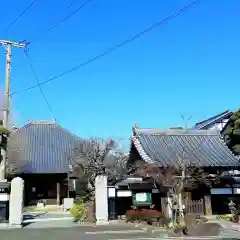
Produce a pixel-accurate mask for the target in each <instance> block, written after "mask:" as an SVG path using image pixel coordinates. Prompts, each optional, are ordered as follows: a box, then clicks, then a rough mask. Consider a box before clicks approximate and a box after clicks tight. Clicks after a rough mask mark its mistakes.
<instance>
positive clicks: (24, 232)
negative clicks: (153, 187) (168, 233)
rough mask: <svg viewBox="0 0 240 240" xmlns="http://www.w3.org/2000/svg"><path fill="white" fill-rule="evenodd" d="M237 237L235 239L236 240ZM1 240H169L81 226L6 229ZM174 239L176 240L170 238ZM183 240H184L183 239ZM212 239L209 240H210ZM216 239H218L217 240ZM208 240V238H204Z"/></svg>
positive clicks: (0, 234)
mask: <svg viewBox="0 0 240 240" xmlns="http://www.w3.org/2000/svg"><path fill="white" fill-rule="evenodd" d="M234 237H235V238H234ZM0 239H1V240H26V239H34V240H40V239H41V240H43V239H44V240H53V239H57V240H66V239H71V240H79V239H81V240H111V239H114V240H155V239H163V240H164V239H168V238H164V237H163V236H159V235H156V236H155V235H152V234H149V233H146V232H144V231H143V230H140V229H137V228H134V227H130V226H129V227H128V226H101V227H94V226H80V227H66V228H63V227H61V228H45V229H43V228H31V229H30V228H29V229H28V228H23V229H8V230H7V229H6V230H0ZM170 239H174V238H169V240H170ZM181 239H182V238H181ZM186 239H188V240H200V239H201V238H200V237H199V238H198V237H194V238H186ZM210 239H212V238H209V240H210ZM215 239H216V238H215ZM218 239H228V240H231V239H240V234H239V233H237V235H235V236H233V235H232V236H231V237H230V236H229V235H228V236H225V238H218ZM175 240H177V238H175ZM204 240H208V238H206V237H205V238H204Z"/></svg>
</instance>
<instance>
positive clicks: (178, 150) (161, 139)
mask: <svg viewBox="0 0 240 240" xmlns="http://www.w3.org/2000/svg"><path fill="white" fill-rule="evenodd" d="M132 142H133V144H134V146H135V148H136V149H137V151H138V153H139V154H140V156H141V158H142V159H143V160H144V161H146V162H148V163H154V164H155V163H158V164H159V165H160V166H169V165H176V164H179V161H181V160H182V159H184V161H187V163H188V164H189V163H191V164H192V165H198V166H222V167H225V166H238V165H239V164H238V163H239V160H238V158H237V157H236V156H234V155H233V154H232V152H231V151H230V150H229V148H228V147H227V146H226V145H225V143H224V141H223V140H222V138H221V136H220V135H219V134H217V133H216V132H215V131H214V132H210V131H205V130H187V131H186V130H167V131H161V130H158V129H140V128H134V135H133V137H132Z"/></svg>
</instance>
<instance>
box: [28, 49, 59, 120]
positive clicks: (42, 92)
mask: <svg viewBox="0 0 240 240" xmlns="http://www.w3.org/2000/svg"><path fill="white" fill-rule="evenodd" d="M24 55H25V57H26V59H27V62H28V65H29V67H30V68H31V71H32V73H33V76H34V78H35V79H36V82H37V84H38V87H39V90H40V92H41V94H42V96H43V99H44V101H45V102H46V104H47V106H48V109H49V111H50V112H51V114H52V115H53V118H54V120H55V122H56V121H57V120H56V116H55V115H54V112H53V109H52V107H51V105H50V103H49V101H48V99H47V97H46V95H45V93H44V91H43V89H42V87H41V86H40V82H39V79H38V76H37V73H36V71H35V70H34V68H33V65H32V63H31V61H30V58H29V56H28V53H27V52H26V51H25V50H24Z"/></svg>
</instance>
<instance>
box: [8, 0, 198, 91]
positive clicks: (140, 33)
mask: <svg viewBox="0 0 240 240" xmlns="http://www.w3.org/2000/svg"><path fill="white" fill-rule="evenodd" d="M201 2H202V0H197V1H194V2H192V3H191V4H189V5H187V6H185V7H183V8H181V9H180V10H178V11H176V12H175V13H173V14H171V15H169V16H168V17H166V18H164V19H163V20H161V21H159V22H156V23H154V24H153V25H151V26H150V27H148V28H146V29H145V30H143V31H141V32H139V33H137V34H136V35H134V36H132V37H130V38H128V39H127V40H125V41H123V42H122V43H120V44H118V45H116V46H114V47H112V48H109V49H108V50H107V51H105V52H103V53H101V54H99V55H97V56H95V57H93V58H91V59H89V60H87V61H85V62H83V63H81V64H79V65H77V66H76V67H73V68H71V69H69V70H67V71H65V72H63V73H61V74H59V75H56V76H54V77H51V78H50V79H48V80H46V81H43V82H41V83H39V85H43V84H46V83H49V82H52V81H53V80H56V79H58V78H60V77H62V76H64V75H66V74H68V73H71V72H73V71H76V70H78V69H79V68H81V67H84V66H86V65H88V64H90V63H92V62H94V61H96V60H98V59H100V58H102V57H104V56H106V55H108V54H109V53H111V52H113V51H115V50H117V49H118V48H121V47H123V46H125V45H127V44H128V43H130V42H132V41H134V40H136V39H138V38H140V37H141V36H143V35H144V34H145V33H148V32H151V31H152V30H154V29H155V28H157V27H159V26H160V25H162V24H164V23H167V22H168V21H169V20H172V19H173V18H175V17H177V16H179V15H180V14H181V13H183V12H185V11H187V10H189V9H190V8H192V7H194V6H195V5H197V4H199V3H201ZM39 85H33V86H30V87H28V88H25V89H22V90H19V91H16V92H13V93H12V94H11V95H14V94H18V93H21V92H25V91H28V90H31V89H33V88H36V87H38V86H39Z"/></svg>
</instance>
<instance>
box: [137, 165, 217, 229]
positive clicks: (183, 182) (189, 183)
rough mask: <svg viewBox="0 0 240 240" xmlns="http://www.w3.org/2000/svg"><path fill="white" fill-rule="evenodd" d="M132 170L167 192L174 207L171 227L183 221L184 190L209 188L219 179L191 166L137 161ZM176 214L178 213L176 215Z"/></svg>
mask: <svg viewBox="0 0 240 240" xmlns="http://www.w3.org/2000/svg"><path fill="white" fill-rule="evenodd" d="M137 162H138V163H136V165H135V166H134V167H133V168H132V169H133V170H134V171H136V172H137V173H138V174H139V175H140V176H142V177H150V178H152V179H153V180H154V181H155V182H156V184H157V186H158V187H159V189H160V191H163V192H167V193H168V196H169V197H170V199H171V202H170V207H171V208H173V206H174V205H175V206H176V210H177V211H175V216H174V218H173V219H172V220H173V225H176V224H177V223H179V222H182V221H184V218H183V194H184V191H185V189H186V188H190V189H196V188H197V187H198V186H200V185H206V186H208V187H210V186H211V185H212V184H213V183H214V182H217V181H218V179H219V178H217V177H216V176H214V175H210V174H209V173H207V172H205V171H204V170H203V168H201V167H197V166H193V165H192V164H185V165H184V164H182V165H176V166H168V167H159V166H158V165H157V164H147V163H143V162H142V161H137ZM177 212H178V213H179V214H178V215H177Z"/></svg>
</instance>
